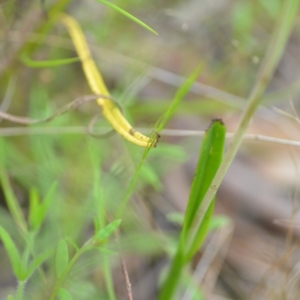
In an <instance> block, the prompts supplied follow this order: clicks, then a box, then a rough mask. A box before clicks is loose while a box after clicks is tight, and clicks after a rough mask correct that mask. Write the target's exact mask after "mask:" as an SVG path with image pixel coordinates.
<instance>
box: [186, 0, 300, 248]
mask: <svg viewBox="0 0 300 300" xmlns="http://www.w3.org/2000/svg"><path fill="white" fill-rule="evenodd" d="M299 2H300V0H286V1H284V4H283V11H282V18H281V21H280V22H279V24H278V27H277V30H276V31H275V32H274V35H273V37H272V40H271V43H270V45H269V47H268V50H267V52H266V55H265V58H264V61H263V63H262V65H261V69H260V72H259V74H258V76H257V80H256V83H255V84H254V86H253V89H252V91H251V93H250V96H249V98H248V104H247V106H246V108H245V110H244V113H243V114H242V117H241V119H240V122H239V125H238V129H237V131H236V133H235V135H234V136H233V139H232V141H231V143H230V145H229V148H228V151H227V153H226V155H225V156H224V160H223V162H222V164H221V166H220V168H219V170H218V172H217V174H216V176H215V177H214V180H213V181H212V184H211V186H210V187H209V189H208V191H207V193H206V195H205V197H204V199H203V202H202V204H201V206H200V208H199V211H198V214H199V218H198V220H197V224H196V226H195V227H194V228H198V227H199V225H200V224H201V222H202V219H203V217H204V215H205V212H206V211H207V209H208V207H209V205H210V203H211V201H212V199H213V197H214V195H215V194H216V191H217V189H218V187H219V186H220V184H221V182H222V180H223V178H224V176H225V174H226V172H227V170H228V168H229V166H230V165H231V163H232V161H233V159H234V157H235V155H236V153H237V151H238V149H239V147H240V145H241V143H242V139H243V135H244V134H245V132H246V130H247V128H248V125H249V123H250V120H251V118H252V117H253V115H254V112H255V110H256V109H257V107H258V105H259V103H260V101H261V98H262V96H263V93H264V91H265V89H266V87H267V86H268V84H269V82H270V80H271V78H272V76H273V73H274V71H275V68H276V66H277V64H278V62H279V60H280V58H281V55H282V53H283V50H284V48H285V46H286V43H287V41H288V37H289V35H290V32H291V30H292V26H293V23H294V20H295V17H296V15H297V12H298V6H299ZM195 235H196V232H195V231H194V232H193V234H192V235H191V236H190V238H189V247H190V246H191V245H192V243H193V240H194V238H195Z"/></svg>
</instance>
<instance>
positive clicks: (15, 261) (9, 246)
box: [0, 226, 22, 280]
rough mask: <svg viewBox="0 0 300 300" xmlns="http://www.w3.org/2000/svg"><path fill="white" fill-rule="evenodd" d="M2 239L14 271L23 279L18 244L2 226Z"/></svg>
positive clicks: (0, 231) (0, 235) (0, 228)
mask: <svg viewBox="0 0 300 300" xmlns="http://www.w3.org/2000/svg"><path fill="white" fill-rule="evenodd" d="M0 239H1V240H2V242H3V244H4V247H5V250H6V252H7V254H8V257H9V260H10V264H11V265H12V269H13V272H14V274H15V276H16V277H17V278H18V279H19V280H21V278H22V271H21V265H22V261H21V257H20V254H19V252H18V250H17V247H16V245H15V244H14V242H13V241H12V239H11V237H10V235H9V233H8V232H7V231H6V230H5V229H4V228H3V227H2V226H0Z"/></svg>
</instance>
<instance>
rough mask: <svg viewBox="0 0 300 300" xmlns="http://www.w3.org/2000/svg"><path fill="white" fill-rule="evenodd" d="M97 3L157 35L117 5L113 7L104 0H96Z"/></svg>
mask: <svg viewBox="0 0 300 300" xmlns="http://www.w3.org/2000/svg"><path fill="white" fill-rule="evenodd" d="M97 1H98V2H101V3H103V4H105V5H107V6H108V7H110V8H113V9H114V10H116V11H117V12H119V13H120V14H122V15H124V16H125V17H127V18H129V19H130V20H132V21H134V22H136V23H137V24H139V25H140V26H142V27H144V28H145V29H147V30H149V31H150V32H152V33H154V34H156V35H158V33H157V32H156V31H155V30H153V29H152V28H151V27H150V26H148V25H147V24H145V23H144V22H142V21H141V20H139V19H138V18H136V17H134V16H133V15H131V14H130V13H128V12H127V11H125V10H123V9H122V8H120V7H119V6H117V5H114V4H112V3H110V2H108V1H105V0H97Z"/></svg>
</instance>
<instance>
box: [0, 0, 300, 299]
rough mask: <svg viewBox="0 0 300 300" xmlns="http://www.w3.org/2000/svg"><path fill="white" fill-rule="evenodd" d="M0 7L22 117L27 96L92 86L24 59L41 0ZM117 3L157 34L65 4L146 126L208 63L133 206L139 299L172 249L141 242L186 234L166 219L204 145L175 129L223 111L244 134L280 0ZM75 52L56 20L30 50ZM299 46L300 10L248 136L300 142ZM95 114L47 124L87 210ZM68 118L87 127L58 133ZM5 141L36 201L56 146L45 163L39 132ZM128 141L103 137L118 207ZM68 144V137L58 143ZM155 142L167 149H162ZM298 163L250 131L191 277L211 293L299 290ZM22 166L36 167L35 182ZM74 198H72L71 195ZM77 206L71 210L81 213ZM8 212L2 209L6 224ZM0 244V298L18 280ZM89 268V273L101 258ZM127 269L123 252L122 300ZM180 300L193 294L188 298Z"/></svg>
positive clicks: (182, 198)
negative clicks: (89, 128)
mask: <svg viewBox="0 0 300 300" xmlns="http://www.w3.org/2000/svg"><path fill="white" fill-rule="evenodd" d="M0 3H1V11H0V12H1V15H0V27H1V28H2V29H1V41H0V43H1V48H0V51H1V59H0V75H1V85H0V93H1V98H2V100H3V101H4V102H3V104H2V106H1V107H2V109H4V110H8V111H9V112H10V113H14V114H16V115H22V116H28V114H29V113H32V114H33V113H34V112H33V111H32V109H31V108H30V105H31V104H30V97H31V96H32V93H35V94H34V95H35V97H44V96H45V95H44V94H45V93H44V92H43V91H45V90H46V91H47V92H46V94H47V95H48V96H47V97H48V98H47V99H49V100H48V101H50V104H49V103H48V105H50V106H47V105H46V104H44V103H42V104H39V102H36V103H37V104H36V106H37V108H39V110H38V112H37V113H41V109H42V110H43V109H45V107H46V109H50V108H51V109H53V108H55V107H59V106H61V105H63V104H65V103H68V102H70V101H71V100H73V99H75V98H76V97H78V96H80V95H84V94H89V91H88V87H87V84H86V82H85V80H84V77H83V73H82V71H81V67H80V65H79V64H73V65H68V66H61V67H58V68H53V69H50V68H45V69H29V68H27V67H24V65H22V64H20V63H19V62H18V61H17V58H16V53H17V50H18V49H19V47H21V46H22V45H23V43H24V42H26V41H28V39H30V38H32V37H33V35H32V34H31V32H32V31H33V28H34V27H35V26H36V25H37V24H41V23H42V22H44V19H43V18H44V14H43V6H41V4H40V2H39V1H12V0H7V1H3V0H2V1H1V2H0ZM51 3H53V1H45V8H46V9H47V7H49V6H50V5H51ZM114 3H115V4H117V5H119V6H120V7H122V8H123V9H125V10H127V11H128V12H130V13H132V14H133V15H135V16H136V17H138V18H140V19H141V20H143V21H144V22H146V23H147V24H148V25H150V26H151V27H152V28H154V29H155V30H156V31H157V32H158V34H159V35H158V36H155V35H153V34H151V33H149V32H147V31H145V29H143V28H141V27H140V26H138V25H137V24H135V23H133V22H131V21H130V20H128V19H126V18H125V17H123V16H121V15H120V14H118V13H117V12H115V11H113V10H111V9H109V8H107V7H105V6H103V5H102V4H100V3H97V2H96V1H92V0H89V1H72V2H71V4H70V5H69V7H68V12H69V13H70V14H71V15H72V16H74V17H75V18H76V19H77V20H78V21H79V22H80V24H81V26H82V27H83V29H84V31H85V34H86V36H87V39H88V41H89V43H90V46H91V49H92V52H93V56H94V58H95V60H96V62H97V64H98V66H99V68H100V70H101V72H102V74H103V77H104V78H105V81H106V82H107V85H108V87H109V89H110V90H111V91H112V93H113V95H114V97H115V98H117V99H118V101H120V102H121V103H122V105H123V106H124V107H125V110H126V113H127V115H128V116H130V117H131V120H132V122H133V123H134V124H135V126H137V127H149V128H150V127H151V126H152V125H153V124H154V123H155V122H156V120H157V118H158V117H159V116H160V115H161V113H163V112H164V110H165V109H166V108H167V105H168V103H169V102H170V100H171V99H172V96H173V95H174V93H175V91H176V88H177V87H178V86H180V83H181V81H182V77H184V76H187V75H189V74H190V73H191V72H192V71H193V70H194V68H195V66H197V65H198V64H201V65H202V66H203V70H202V72H201V75H200V77H199V78H198V81H197V82H196V83H195V84H194V86H193V88H192V90H191V92H190V93H189V95H188V96H187V97H186V98H185V99H184V100H183V101H182V103H181V105H180V106H179V108H178V110H177V112H176V115H175V116H173V118H172V120H171V122H169V124H168V126H167V128H168V129H174V130H178V132H177V134H178V135H176V134H175V136H168V135H164V134H163V136H162V140H161V144H159V145H158V148H157V149H155V150H153V153H154V154H153V157H152V158H151V160H150V161H149V163H150V164H151V168H150V169H149V170H150V171H149V172H148V173H149V174H150V175H149V174H148V175H144V177H143V178H142V180H141V182H142V183H141V184H140V185H139V188H138V191H137V193H136V194H135V195H134V196H133V197H132V199H131V200H132V203H131V204H130V207H131V209H128V211H129V212H128V213H127V214H128V215H129V216H130V215H131V217H132V220H131V221H127V223H128V224H127V229H128V231H127V232H126V233H124V238H123V239H122V242H121V246H122V249H123V250H122V251H124V255H125V259H126V263H127V268H128V272H129V276H130V279H131V284H132V289H133V295H134V299H145V300H147V299H155V297H156V296H155V295H156V291H157V284H158V282H157V281H158V277H159V274H160V272H161V270H162V268H163V267H164V266H165V265H166V263H167V258H166V255H165V254H164V252H163V251H162V249H161V248H160V247H158V246H157V245H153V247H150V246H149V245H150V244H147V243H145V241H147V238H145V234H147V231H149V238H150V236H152V233H153V232H158V233H161V232H165V233H166V235H167V236H173V237H174V238H175V237H176V232H178V229H179V228H178V227H177V226H176V225H174V224H172V223H170V222H169V221H168V220H167V218H166V215H167V214H168V213H170V212H175V211H178V212H181V213H182V212H184V210H185V206H186V201H187V199H188V194H189V188H190V185H191V180H192V177H193V172H194V168H195V165H196V160H197V155H198V149H199V145H200V142H201V138H200V137H199V136H179V133H181V130H197V131H203V130H205V129H206V128H207V126H208V125H209V123H210V120H211V119H212V118H216V117H218V118H220V117H221V118H222V119H223V121H224V123H225V124H226V127H227V130H228V132H234V131H235V128H236V125H237V121H238V119H239V116H240V113H241V110H242V109H243V107H244V106H245V100H244V99H245V98H246V97H247V96H248V93H249V91H250V89H251V87H252V85H253V82H254V80H255V76H256V74H257V71H258V68H259V64H260V61H261V60H262V57H263V56H264V52H265V50H266V47H267V45H268V41H269V39H270V35H271V34H272V32H273V30H274V26H275V23H276V21H277V19H278V16H279V13H280V7H281V4H282V2H281V1H279V0H272V1H268V0H255V1H250V0H248V1H247V0H245V1H238V0H236V1H234V0H231V1H230V0H215V1H208V0H207V1H196V0H194V1H193V0H190V1H137V0H136V1H134V0H126V1H124V0H122V1H121V0H119V1H115V2H114ZM72 49H73V47H72V43H71V41H70V40H69V39H68V37H67V35H66V33H65V31H64V29H63V28H62V26H58V25H57V26H55V27H54V29H53V30H52V31H51V33H50V34H49V35H48V36H47V38H46V39H45V44H43V45H42V46H41V47H40V48H39V50H38V51H37V52H36V54H35V55H34V57H35V59H49V58H52V57H56V58H57V57H61V56H63V55H64V56H65V57H71V56H74V52H72ZM298 54H299V19H298V20H297V22H296V24H295V27H294V31H293V33H292V35H291V37H290V40H289V43H288V47H287V49H286V51H285V54H284V56H283V58H282V60H281V62H280V64H279V66H278V68H277V70H276V73H275V76H274V78H273V79H272V82H271V85H270V86H269V88H268V92H267V94H266V95H265V99H264V102H263V106H261V107H260V108H259V110H258V111H257V113H256V115H255V117H254V118H253V121H252V124H251V126H250V128H249V131H248V133H251V134H257V135H266V136H271V137H276V138H285V139H288V140H294V141H298V140H299V137H300V134H299V120H298V117H297V113H298V110H299V105H298V96H299V95H298V92H297V90H298V89H299V87H300V84H299V82H298V81H299V80H298V79H299V59H298V56H299V55H298ZM11 63H12V64H11ZM12 65H13V67H12ZM7 70H11V73H10V75H9V76H11V75H13V77H10V78H12V79H10V84H9V79H8V78H9V76H8V75H7V73H6V72H7ZM8 73H9V72H8ZM9 85H11V86H12V87H11V90H9V88H8V87H9ZM32 86H35V88H34V90H33V89H32ZM36 101H37V100H36ZM275 108H277V110H276V109H275ZM278 109H280V111H279V110H278ZM94 112H95V106H93V105H86V106H83V107H81V108H79V109H78V110H76V111H74V112H71V113H70V114H69V115H68V116H65V117H64V118H62V119H59V118H58V119H57V120H55V121H53V122H51V123H50V124H47V125H46V126H45V127H43V128H44V130H45V128H48V127H49V128H48V130H49V129H50V130H51V128H52V127H54V126H61V127H60V128H61V130H56V131H55V132H54V133H55V135H57V139H56V140H55V145H56V147H58V149H57V151H56V152H55V153H54V154H55V156H54V157H52V160H51V163H52V164H53V165H54V167H53V166H51V168H52V169H51V170H56V172H58V174H59V176H58V178H59V179H60V186H62V187H64V188H65V190H66V193H65V195H67V197H68V198H70V199H71V198H73V199H75V200H74V202H75V204H76V205H77V206H80V205H82V203H83V202H84V201H85V200H84V199H85V197H86V195H87V190H86V189H87V186H89V182H91V181H92V174H91V171H90V169H91V168H90V164H91V161H90V159H89V155H90V153H89V149H88V147H87V148H85V147H84V145H85V143H89V142H88V141H89V140H90V139H92V138H91V137H89V136H88V135H83V134H82V132H84V129H83V128H84V126H86V124H87V123H88V120H89V119H90V118H91V117H92V116H93V114H94ZM283 112H286V113H283ZM16 126H18V125H16V124H11V123H9V122H4V121H3V122H2V125H1V127H3V128H12V127H16ZM78 126H81V129H78ZM66 127H68V128H73V129H74V128H75V129H76V130H77V131H78V130H79V131H80V130H81V131H82V132H81V133H78V134H75V135H62V134H61V133H62V132H63V128H66ZM1 130H2V129H1ZM0 132H1V131H0ZM175 133H176V132H175ZM51 136H52V135H51ZM6 139H9V142H10V143H12V145H14V146H15V147H16V149H18V151H20V152H21V153H22V155H25V156H28V157H29V158H27V159H26V160H25V162H24V164H22V165H15V164H13V160H12V163H11V164H10V166H11V168H10V169H8V172H9V174H10V176H11V180H12V184H13V187H14V190H15V193H16V194H17V196H18V197H19V199H20V201H21V203H22V206H23V207H24V211H26V209H27V206H28V199H27V194H28V190H26V187H27V186H31V185H35V186H38V187H39V188H40V189H42V188H43V182H42V181H43V179H42V178H38V177H39V176H41V174H42V175H44V176H46V177H49V176H50V175H49V174H44V173H43V172H44V171H43V165H39V166H35V163H39V164H40V163H41V161H43V162H44V164H46V160H47V159H48V158H49V156H48V157H47V155H49V153H47V149H46V150H45V151H46V152H45V153H44V155H45V157H44V158H43V157H40V161H39V162H37V161H35V160H34V159H32V160H31V159H30V157H31V156H30V155H29V152H30V150H29V147H30V146H29V142H28V140H29V139H32V137H31V138H29V137H28V136H27V135H25V136H24V135H23V136H17V137H6ZM33 139H34V138H33ZM51 139H53V137H51ZM120 139H121V138H120V137H118V136H114V137H113V138H111V139H108V140H106V141H104V142H101V147H102V148H103V149H105V150H103V151H105V152H106V154H107V156H106V157H107V159H106V160H105V162H104V164H103V168H104V169H103V172H104V173H105V174H106V175H105V176H106V177H105V180H107V183H110V182H111V181H114V184H115V185H114V187H115V189H116V190H118V192H116V193H115V194H111V192H110V193H109V192H108V194H107V195H109V196H110V197H111V198H110V199H109V202H110V204H108V205H110V206H112V207H113V203H111V202H114V198H115V197H117V196H116V194H117V195H118V194H122V191H124V190H125V187H126V182H127V181H128V178H129V177H130V174H132V172H133V169H134V166H135V165H136V164H137V162H135V158H136V157H139V156H138V154H139V153H141V152H137V151H138V150H134V149H133V148H134V147H135V146H130V145H127V144H125V143H124V142H123V141H120ZM60 143H61V144H62V145H64V146H59V145H60ZM64 143H65V144H67V145H65V144H64ZM166 143H167V145H169V144H172V145H175V146H174V147H171V146H167V145H166ZM30 145H32V144H30ZM159 149H161V150H159ZM155 151H157V152H158V153H160V154H161V153H163V152H165V153H166V155H165V156H161V157H158V158H155ZM159 151H160V152H159ZM19 161H20V160H19ZM15 162H16V163H17V162H18V159H16V160H15ZM299 163H300V161H299V148H297V147H292V146H286V145H278V144H275V143H267V142H262V141H257V140H245V141H244V143H243V144H242V147H241V149H240V151H239V153H238V155H237V157H236V159H235V161H234V163H233V165H232V166H231V168H230V170H229V172H228V174H227V176H226V178H225V180H224V182H223V183H222V186H221V188H220V190H219V191H218V194H217V201H216V211H215V214H217V215H220V214H222V215H226V216H228V217H229V220H230V222H229V223H227V225H226V226H224V227H223V228H221V229H219V230H217V231H213V232H212V233H211V234H210V235H209V238H208V240H207V242H206V244H205V247H204V249H203V250H202V251H200V252H199V255H198V256H197V257H196V258H195V260H194V265H193V267H194V270H193V271H194V273H193V275H194V280H195V282H196V284H198V285H199V286H200V287H201V289H202V290H203V293H204V295H205V297H204V298H205V299H298V298H299V297H298V295H299V287H298V285H299V263H298V261H299V244H300V241H299V234H300V231H299V228H300V227H299V224H300V222H299V221H300V220H299V218H300V217H299V214H298V208H299V199H298V198H299V175H300V174H299ZM74 172H75V173H74ZM151 174H152V175H151ZM153 174H154V175H153ZM26 176H29V178H27V181H26V180H25V179H24V177H26ZM51 176H52V177H54V178H55V177H56V176H57V174H56V173H55V172H54V174H52V175H51ZM51 176H50V177H51ZM20 178H21V179H20ZM47 180H49V181H50V179H47ZM110 180H111V181H110ZM28 181H29V182H28ZM37 181H38V182H39V183H37ZM45 185H46V184H45ZM44 189H45V187H44ZM70 199H69V200H68V199H67V200H66V201H70ZM74 202H70V203H71V204H72V205H75V204H74ZM70 203H69V204H70ZM71 204H70V206H67V207H66V209H71V208H72V205H71ZM1 205H2V209H1V216H3V215H4V212H5V211H6V208H5V200H4V199H3V197H2V199H1ZM5 222H6V221H5V220H4V219H3V218H2V221H1V224H2V223H3V224H6V223H5ZM135 222H138V223H135ZM8 224H9V223H8ZM137 224H141V226H142V227H143V228H144V230H145V231H144V232H143V234H144V236H142V234H141V232H138V230H136V229H135V227H136V226H137ZM71 227H72V226H70V228H69V230H70V232H71V231H72V229H71ZM90 230H91V229H90ZM150 233H151V234H150ZM85 234H87V233H85ZM146 237H147V236H146ZM79 239H80V238H79ZM149 243H151V242H149ZM0 251H1V255H0V265H1V271H0V299H5V295H7V294H8V293H9V292H10V291H12V289H13V288H14V285H15V280H14V278H13V275H12V273H11V270H10V266H9V262H8V260H7V256H6V253H5V251H4V249H3V248H2V247H1V248H0ZM87 265H88V264H87ZM87 268H88V270H89V271H90V270H91V269H92V266H90V265H88V267H87ZM120 270H121V269H120V266H119V261H118V259H116V261H115V266H114V281H115V288H116V291H117V294H118V295H119V297H120V299H125V298H126V285H125V281H124V275H123V274H122V272H121V271H120ZM81 271H82V270H81ZM101 276H102V275H101V272H100V271H98V272H94V273H93V276H91V278H90V280H91V281H92V282H94V283H95V285H98V286H101V285H102V283H101V282H102V279H101ZM182 299H190V298H189V295H183V297H182Z"/></svg>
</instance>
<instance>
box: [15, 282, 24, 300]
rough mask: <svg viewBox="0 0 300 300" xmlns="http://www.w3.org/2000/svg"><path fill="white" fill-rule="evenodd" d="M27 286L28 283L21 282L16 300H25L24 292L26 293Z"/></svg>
mask: <svg viewBox="0 0 300 300" xmlns="http://www.w3.org/2000/svg"><path fill="white" fill-rule="evenodd" d="M25 284H26V281H19V284H18V288H17V293H16V300H22V299H23V292H24V288H25Z"/></svg>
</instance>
